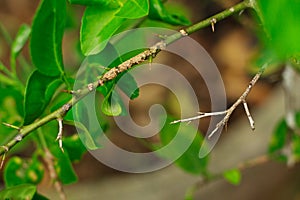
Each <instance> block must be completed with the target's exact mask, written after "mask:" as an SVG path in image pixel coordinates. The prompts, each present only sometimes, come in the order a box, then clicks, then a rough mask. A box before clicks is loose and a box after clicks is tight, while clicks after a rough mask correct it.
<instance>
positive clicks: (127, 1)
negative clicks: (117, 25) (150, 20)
mask: <svg viewBox="0 0 300 200" xmlns="http://www.w3.org/2000/svg"><path fill="white" fill-rule="evenodd" d="M122 2H124V3H123V5H122V6H121V9H120V11H119V12H118V13H117V14H116V16H118V17H122V18H127V19H136V18H140V17H144V16H146V15H148V12H149V2H148V0H123V1H122Z"/></svg>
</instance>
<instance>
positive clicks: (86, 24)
mask: <svg viewBox="0 0 300 200" xmlns="http://www.w3.org/2000/svg"><path fill="white" fill-rule="evenodd" d="M118 12H119V8H117V9H107V8H105V7H102V6H88V7H87V8H86V10H85V12H84V15H83V17H82V22H81V29H80V44H81V51H82V53H83V54H84V55H86V56H87V55H93V54H97V53H99V52H100V51H102V50H103V49H104V47H105V46H106V44H107V42H108V41H107V40H108V39H109V38H110V37H111V36H112V35H113V34H114V32H115V31H116V30H118V28H119V27H120V26H121V24H122V23H123V21H124V19H123V18H120V17H116V16H115V15H116V14H117V13H118ZM99 19H101V20H99Z"/></svg>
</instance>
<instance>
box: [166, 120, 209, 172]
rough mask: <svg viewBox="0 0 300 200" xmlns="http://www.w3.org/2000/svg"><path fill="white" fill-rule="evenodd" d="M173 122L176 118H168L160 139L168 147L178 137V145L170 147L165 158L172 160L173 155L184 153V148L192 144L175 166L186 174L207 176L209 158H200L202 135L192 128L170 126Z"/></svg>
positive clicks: (176, 125)
mask: <svg viewBox="0 0 300 200" xmlns="http://www.w3.org/2000/svg"><path fill="white" fill-rule="evenodd" d="M172 121H174V118H171V117H168V118H167V120H166V122H165V125H164V127H163V128H162V130H161V132H160V138H161V142H162V144H163V145H167V144H168V143H170V142H171V141H174V140H173V139H174V137H175V136H176V137H178V138H177V143H176V144H177V145H175V146H173V147H170V148H169V149H168V151H167V152H166V153H165V154H164V155H163V156H166V157H167V158H170V159H172V158H173V155H176V154H177V153H178V152H181V151H182V148H183V146H185V145H186V144H188V143H191V144H190V146H189V147H188V148H187V150H186V151H185V152H183V154H182V155H181V156H180V157H179V158H178V159H177V160H176V161H175V164H176V165H177V166H179V167H180V168H182V169H183V170H184V171H186V172H189V173H192V174H203V175H206V173H207V164H208V156H206V157H205V158H199V151H200V146H201V144H202V142H203V137H202V135H201V134H200V133H199V132H198V131H197V130H196V129H195V128H194V127H192V126H186V125H185V126H182V125H181V126H180V124H170V123H171V122H172ZM179 126H180V129H179ZM193 133H196V134H194V135H195V137H193V136H194V135H193Z"/></svg>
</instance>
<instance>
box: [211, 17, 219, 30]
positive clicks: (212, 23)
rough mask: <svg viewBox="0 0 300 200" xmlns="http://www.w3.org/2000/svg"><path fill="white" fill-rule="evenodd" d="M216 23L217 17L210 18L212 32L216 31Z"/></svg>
mask: <svg viewBox="0 0 300 200" xmlns="http://www.w3.org/2000/svg"><path fill="white" fill-rule="evenodd" d="M216 23H217V19H216V18H212V19H211V20H210V24H211V30H212V32H215V24H216Z"/></svg>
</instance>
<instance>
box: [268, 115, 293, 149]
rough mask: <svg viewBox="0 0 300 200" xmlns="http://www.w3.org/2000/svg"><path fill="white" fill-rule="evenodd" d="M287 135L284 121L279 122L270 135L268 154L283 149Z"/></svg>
mask: <svg viewBox="0 0 300 200" xmlns="http://www.w3.org/2000/svg"><path fill="white" fill-rule="evenodd" d="M287 133H288V127H287V124H286V121H285V120H281V121H280V122H279V123H278V124H277V126H276V128H275V130H274V133H273V135H272V138H271V141H270V144H269V150H268V151H269V153H274V152H276V151H277V150H280V149H281V148H283V147H284V144H285V141H286V136H287Z"/></svg>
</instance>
